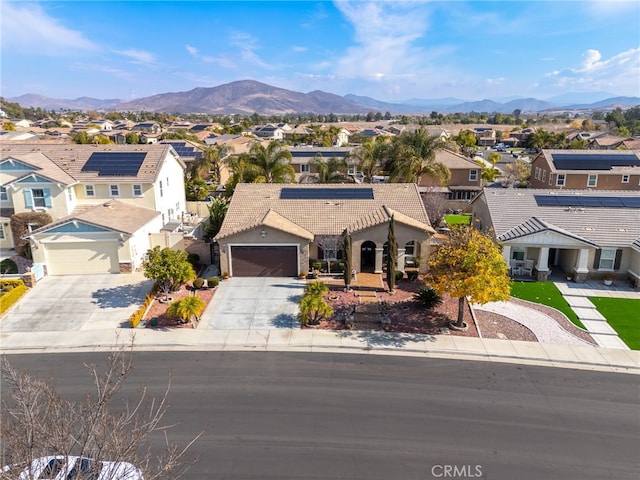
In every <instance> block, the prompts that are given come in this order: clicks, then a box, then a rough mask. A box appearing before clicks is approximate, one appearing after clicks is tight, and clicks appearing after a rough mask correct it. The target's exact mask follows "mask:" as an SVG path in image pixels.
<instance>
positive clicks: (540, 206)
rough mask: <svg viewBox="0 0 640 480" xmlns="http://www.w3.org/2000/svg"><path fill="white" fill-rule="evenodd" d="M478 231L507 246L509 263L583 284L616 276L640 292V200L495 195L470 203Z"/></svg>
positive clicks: (537, 192)
mask: <svg viewBox="0 0 640 480" xmlns="http://www.w3.org/2000/svg"><path fill="white" fill-rule="evenodd" d="M471 207H472V211H473V215H474V222H473V223H474V225H475V226H476V227H477V228H479V229H481V230H483V231H485V232H492V233H493V235H495V237H496V239H497V240H499V241H500V242H502V244H503V256H504V258H505V261H506V262H510V261H511V260H516V261H525V260H529V261H533V267H534V270H533V274H534V275H535V277H536V278H537V279H538V280H540V281H545V280H546V279H547V277H548V275H549V274H550V273H551V272H552V271H553V272H554V273H555V272H560V273H567V274H570V275H572V276H573V278H574V280H575V281H576V282H578V283H580V282H584V281H585V280H586V279H587V278H596V279H597V278H599V277H603V276H605V275H612V276H613V277H616V278H618V279H627V278H628V279H629V280H631V281H632V282H633V283H634V284H635V285H636V286H640V194H639V193H638V192H630V191H621V190H616V191H596V190H591V191H590V190H546V189H520V188H518V189H511V188H508V189H493V188H485V189H484V191H483V193H482V194H481V195H479V196H477V197H476V198H474V199H473V200H472V202H471Z"/></svg>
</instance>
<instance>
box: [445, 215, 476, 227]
mask: <svg viewBox="0 0 640 480" xmlns="http://www.w3.org/2000/svg"><path fill="white" fill-rule="evenodd" d="M444 221H445V222H447V225H469V224H470V223H471V215H453V214H449V215H445V216H444Z"/></svg>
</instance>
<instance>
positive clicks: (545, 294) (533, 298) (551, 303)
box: [511, 282, 584, 329]
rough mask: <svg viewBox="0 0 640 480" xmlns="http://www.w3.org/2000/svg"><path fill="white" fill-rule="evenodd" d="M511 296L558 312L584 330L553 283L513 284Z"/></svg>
mask: <svg viewBox="0 0 640 480" xmlns="http://www.w3.org/2000/svg"><path fill="white" fill-rule="evenodd" d="M511 295H512V296H514V297H516V298H520V299H522V300H528V301H529V302H534V303H541V304H542V305H547V306H548V307H552V308H555V309H556V310H560V311H561V312H562V313H564V314H565V315H566V316H567V318H568V319H569V320H571V322H573V323H574V324H576V325H577V326H579V327H580V328H582V329H584V325H583V324H582V322H581V321H580V320H578V316H577V315H576V314H575V312H574V311H573V310H571V307H569V304H568V303H567V301H566V300H565V299H564V298H563V297H562V294H561V293H560V290H558V288H557V287H556V286H555V285H554V284H553V282H513V283H512V284H511Z"/></svg>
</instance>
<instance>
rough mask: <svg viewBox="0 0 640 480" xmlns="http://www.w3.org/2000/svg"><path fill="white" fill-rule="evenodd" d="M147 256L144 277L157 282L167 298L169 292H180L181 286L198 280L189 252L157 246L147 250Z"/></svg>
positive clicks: (144, 264)
mask: <svg viewBox="0 0 640 480" xmlns="http://www.w3.org/2000/svg"><path fill="white" fill-rule="evenodd" d="M147 256H148V259H147V260H145V262H144V263H143V267H144V276H145V277H147V278H150V279H152V280H155V281H156V283H157V284H158V287H159V288H160V291H161V292H162V293H164V295H165V298H166V297H167V296H168V295H169V292H172V291H175V290H178V288H180V285H182V284H183V283H185V282H188V281H189V280H193V279H194V278H196V272H195V271H194V270H193V266H192V265H191V263H189V260H188V258H189V257H188V255H187V252H184V251H180V250H172V249H170V248H160V247H159V246H156V247H154V248H152V249H151V250H147Z"/></svg>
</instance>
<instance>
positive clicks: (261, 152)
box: [248, 140, 296, 183]
mask: <svg viewBox="0 0 640 480" xmlns="http://www.w3.org/2000/svg"><path fill="white" fill-rule="evenodd" d="M248 161H249V164H248V169H249V171H250V172H251V173H253V174H254V175H255V181H256V182H258V183H261V182H264V183H291V182H292V181H293V179H294V178H295V173H296V172H295V170H294V168H293V166H292V165H291V152H290V151H289V150H286V149H284V148H282V147H281V146H280V143H278V142H277V141H275V140H274V141H272V142H270V143H269V144H268V145H267V146H266V147H265V146H264V145H262V144H260V143H254V144H253V145H252V146H251V149H250V150H249V158H248Z"/></svg>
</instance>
